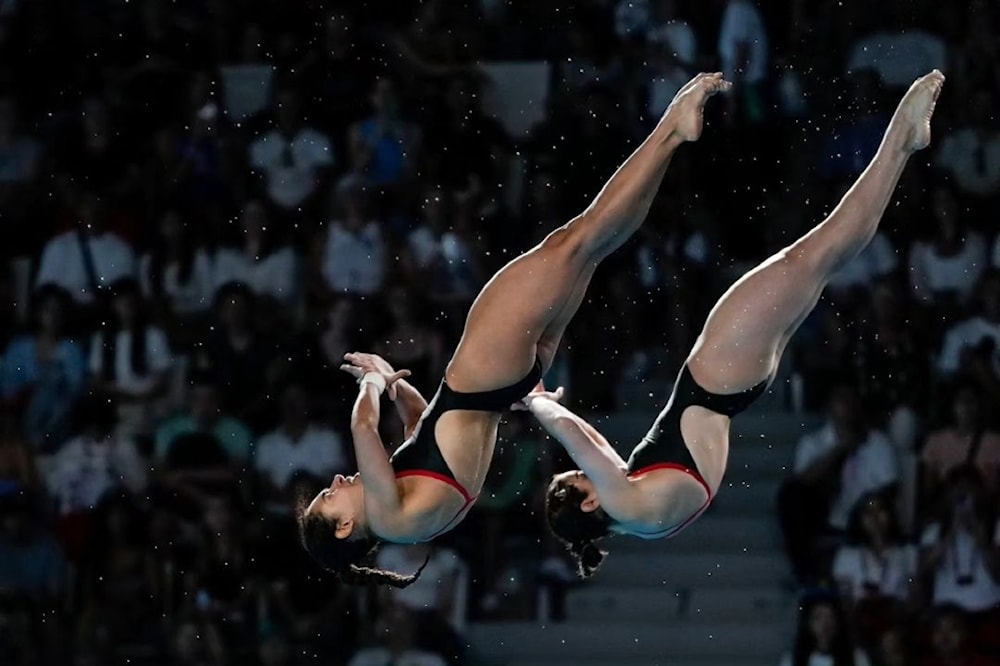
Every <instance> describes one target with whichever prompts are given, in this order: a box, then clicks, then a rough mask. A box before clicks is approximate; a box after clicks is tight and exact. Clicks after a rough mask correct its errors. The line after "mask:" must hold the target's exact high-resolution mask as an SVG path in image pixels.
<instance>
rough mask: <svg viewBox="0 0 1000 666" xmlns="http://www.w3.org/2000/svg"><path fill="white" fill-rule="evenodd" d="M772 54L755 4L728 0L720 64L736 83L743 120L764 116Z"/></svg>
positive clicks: (729, 78)
mask: <svg viewBox="0 0 1000 666" xmlns="http://www.w3.org/2000/svg"><path fill="white" fill-rule="evenodd" d="M768 51H769V44H768V34H767V28H766V27H765V25H764V17H763V16H761V13H760V10H758V9H757V6H756V5H755V4H754V1H753V0H727V2H726V8H725V10H724V11H723V14H722V27H721V28H720V29H719V46H718V54H719V64H720V67H721V69H722V72H723V74H724V75H725V77H726V79H728V80H729V81H732V82H733V86H734V88H733V93H732V94H733V97H732V98H731V99H739V102H740V108H741V109H742V113H741V116H742V117H744V118H746V119H750V120H759V119H760V117H761V114H762V113H763V99H762V94H763V89H762V85H763V83H764V79H765V78H766V77H767V67H768V55H769V54H768ZM736 96H739V97H736Z"/></svg>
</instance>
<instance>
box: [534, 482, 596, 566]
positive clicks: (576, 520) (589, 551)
mask: <svg viewBox="0 0 1000 666" xmlns="http://www.w3.org/2000/svg"><path fill="white" fill-rule="evenodd" d="M585 499H587V495H586V494H585V493H584V492H583V491H582V490H580V489H579V488H577V487H576V486H574V485H572V484H570V483H567V482H566V481H565V480H562V479H559V478H553V479H552V482H551V483H550V484H549V488H548V490H547V491H546V493H545V518H546V520H547V521H548V523H549V529H550V530H552V533H553V534H555V535H556V536H557V537H559V539H560V540H561V541H562V542H563V543H565V544H566V548H567V550H569V552H570V554H572V555H573V558H574V559H575V560H576V572H577V574H578V575H579V576H580V578H590V577H591V576H593V575H594V573H595V572H596V571H597V570H598V568H600V566H601V563H602V562H604V557H605V556H606V555H607V554H608V553H607V551H604V550H601V549H600V548H598V547H597V540H598V539H603V538H604V537H607V536H610V535H611V529H610V527H611V522H612V521H611V517H610V516H609V515H608V514H607V513H606V512H605V511H604V509H602V508H600V507H598V508H597V509H595V510H594V511H584V510H583V509H581V508H580V504H581V503H583V501H584V500H585Z"/></svg>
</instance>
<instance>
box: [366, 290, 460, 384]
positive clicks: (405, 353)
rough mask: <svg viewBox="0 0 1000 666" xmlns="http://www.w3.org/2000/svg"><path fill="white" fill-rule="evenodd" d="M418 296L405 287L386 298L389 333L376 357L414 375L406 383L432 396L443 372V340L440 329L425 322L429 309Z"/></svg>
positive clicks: (380, 341)
mask: <svg viewBox="0 0 1000 666" xmlns="http://www.w3.org/2000/svg"><path fill="white" fill-rule="evenodd" d="M422 302H423V298H422V297H421V295H420V294H419V293H418V292H415V291H413V290H411V289H408V288H406V287H404V286H402V285H398V286H395V287H393V288H391V289H390V290H389V293H388V294H386V305H387V311H388V312H387V314H388V315H389V317H388V319H389V321H388V322H387V323H388V326H387V328H386V330H385V331H384V332H383V333H382V335H380V336H379V337H378V342H376V343H375V347H374V350H375V353H377V354H379V355H381V356H384V357H385V358H387V359H391V361H392V363H393V364H394V365H396V366H399V367H400V368H406V369H407V370H409V371H410V372H411V373H412V375H411V376H410V377H409V378H408V379H407V381H409V382H410V383H411V384H413V385H414V386H416V387H417V388H418V389H419V390H420V391H421V392H422V393H424V394H427V395H432V394H433V393H434V391H436V390H437V386H438V383H439V382H440V379H441V373H442V372H444V363H445V359H444V340H442V338H441V334H440V332H439V331H438V329H437V328H435V327H434V326H432V325H431V323H430V322H429V321H427V320H426V314H427V312H428V310H429V308H427V307H425V306H423V305H422Z"/></svg>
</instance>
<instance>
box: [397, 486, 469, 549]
mask: <svg viewBox="0 0 1000 666" xmlns="http://www.w3.org/2000/svg"><path fill="white" fill-rule="evenodd" d="M408 476H422V477H425V478H428V479H435V480H437V481H443V482H444V483H447V484H448V485H449V486H451V487H452V488H454V489H455V490H457V491H458V492H459V493H461V495H462V499H464V500H465V503H464V504H462V508H461V509H459V510H458V513H456V514H455V517H454V518H452V519H451V520H449V521H448V522H447V523H445V525H444V527H442V528H441V529H440V530H438V531H437V532H435V533H434V534H433V535H431V536H430V537H428V541H429V540H431V539H436V538H437V537H438V536H440V535H441V534H444V533H445V532H447V531H448V530H449V529H451V527H452V526H453V525H454V524H455V522H456V521H458V519H459V518H461V517H462V515H463V514H464V513H465V510H466V509H468V508H469V507H470V506H472V504H473V503H474V502H475V501H476V500H477V499H479V496H478V495H472V494H470V493H469V491H468V490H466V489H465V486H463V485H462V484H461V483H459V482H458V481H457V480H455V479H453V478H451V477H450V476H447V475H445V474H441V473H439V472H432V471H431V470H427V469H408V470H406V471H405V472H400V473H399V474H397V475H396V478H397V479H405V478H406V477H408Z"/></svg>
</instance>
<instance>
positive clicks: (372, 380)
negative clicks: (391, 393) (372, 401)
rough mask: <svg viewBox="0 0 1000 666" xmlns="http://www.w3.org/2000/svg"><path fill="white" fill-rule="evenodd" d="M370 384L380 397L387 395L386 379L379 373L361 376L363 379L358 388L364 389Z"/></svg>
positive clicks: (360, 380) (367, 373)
mask: <svg viewBox="0 0 1000 666" xmlns="http://www.w3.org/2000/svg"><path fill="white" fill-rule="evenodd" d="M369 384H370V385H371V386H374V387H375V389H376V390H377V391H378V394H379V395H382V394H383V393H385V389H386V381H385V377H383V376H382V375H380V374H379V373H377V372H366V373H365V374H364V375H362V376H361V379H359V380H358V386H360V387H361V388H362V389H363V388H364V387H365V386H367V385H369Z"/></svg>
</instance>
